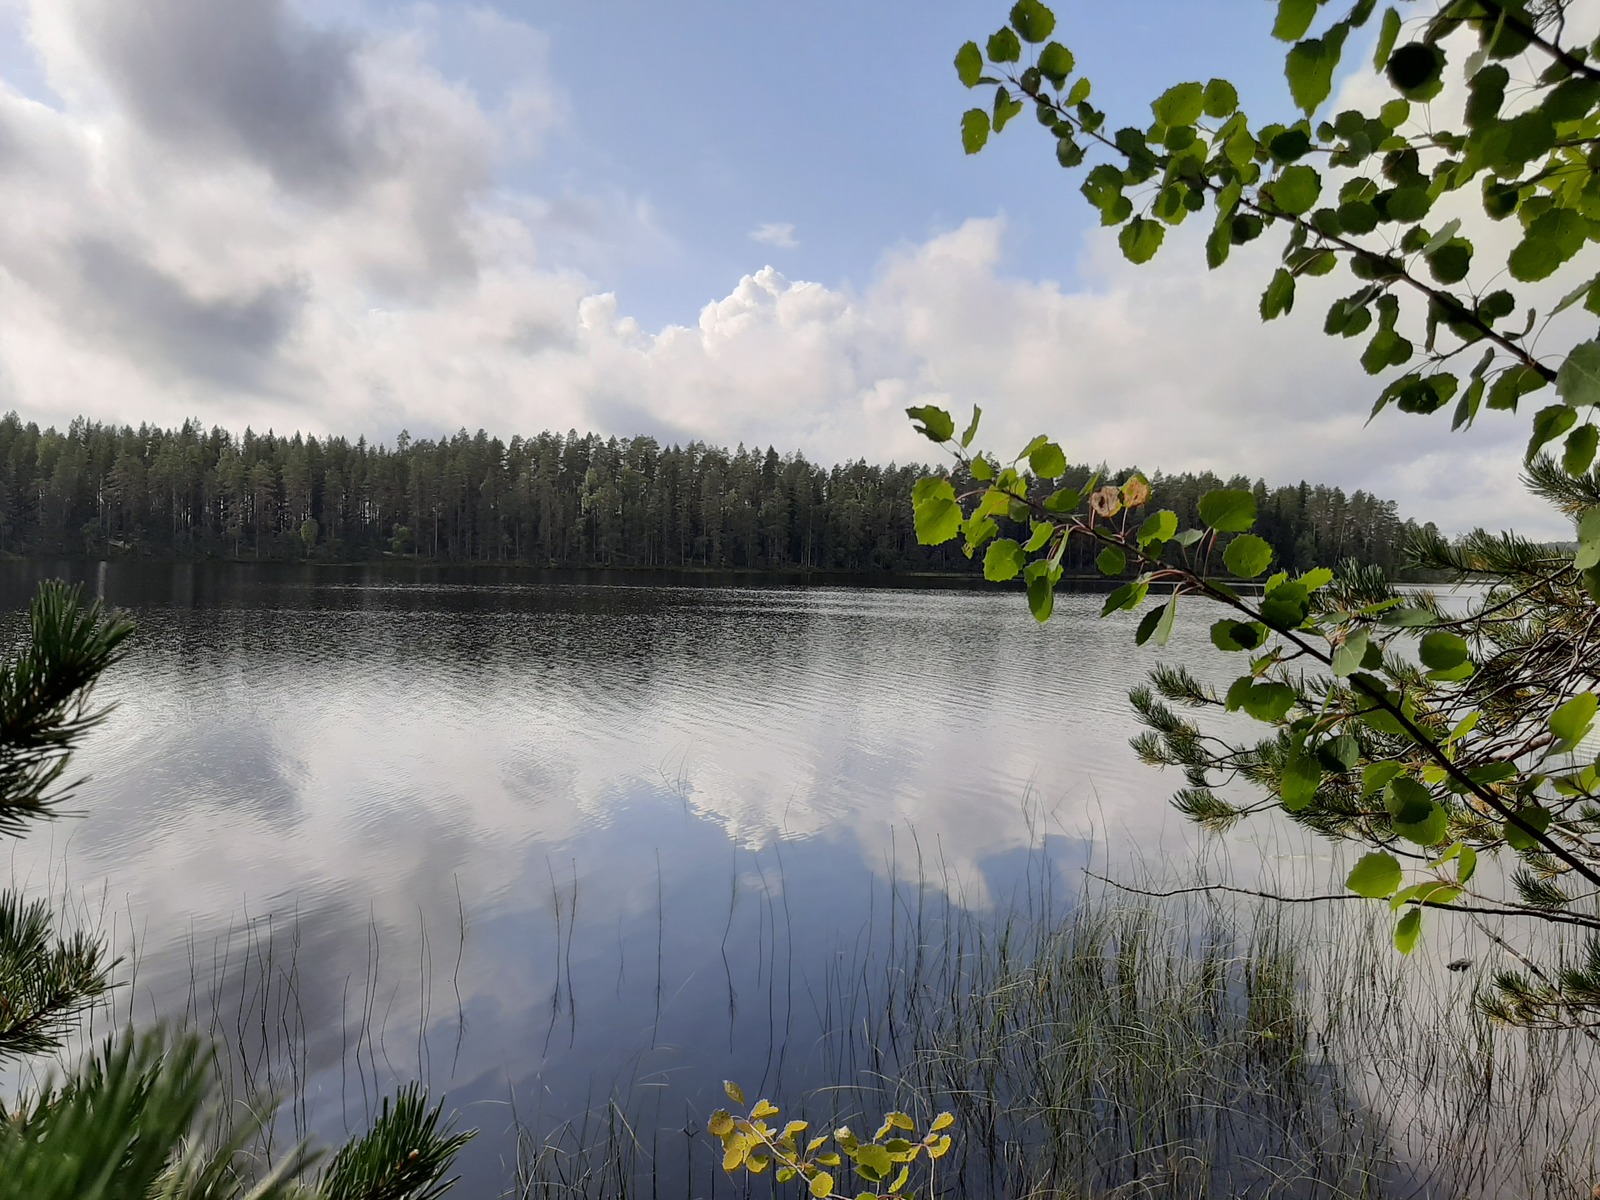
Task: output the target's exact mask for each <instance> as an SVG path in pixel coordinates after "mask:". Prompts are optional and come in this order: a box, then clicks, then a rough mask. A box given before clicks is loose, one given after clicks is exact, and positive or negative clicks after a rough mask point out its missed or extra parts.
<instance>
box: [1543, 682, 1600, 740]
mask: <svg viewBox="0 0 1600 1200" xmlns="http://www.w3.org/2000/svg"><path fill="white" fill-rule="evenodd" d="M1597 708H1600V697H1596V696H1595V694H1594V693H1593V692H1582V693H1580V694H1578V695H1576V696H1574V697H1573V698H1572V699H1571V700H1568V701H1567V702H1566V703H1565V704H1563V705H1562V706H1561V707H1560V708H1558V709H1556V710H1555V712H1553V713H1551V714H1550V734H1551V736H1552V737H1554V738H1555V739H1556V740H1557V742H1558V743H1560V744H1561V745H1563V746H1568V747H1570V746H1576V745H1577V744H1578V743H1579V742H1581V741H1582V740H1583V739H1584V737H1586V736H1587V735H1588V733H1589V730H1590V728H1591V727H1593V725H1594V716H1595V711H1596V709H1597Z"/></svg>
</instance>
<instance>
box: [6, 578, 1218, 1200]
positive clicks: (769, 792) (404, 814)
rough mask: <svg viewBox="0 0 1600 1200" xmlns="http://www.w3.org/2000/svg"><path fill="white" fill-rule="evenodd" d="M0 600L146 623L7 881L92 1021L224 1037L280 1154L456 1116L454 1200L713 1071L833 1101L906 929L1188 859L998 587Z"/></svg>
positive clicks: (1127, 653) (391, 590) (1082, 664)
mask: <svg viewBox="0 0 1600 1200" xmlns="http://www.w3.org/2000/svg"><path fill="white" fill-rule="evenodd" d="M5 570H6V574H5V576H4V579H3V581H0V582H3V588H0V590H3V592H4V600H5V601H6V604H7V607H8V608H11V609H15V608H17V607H18V606H20V605H21V604H23V603H25V601H26V598H27V597H28V596H29V595H30V594H31V592H32V589H33V587H34V585H35V582H36V581H37V579H38V578H41V577H43V576H44V575H45V574H67V575H71V576H72V577H75V578H81V579H84V580H86V582H87V583H88V585H89V587H90V588H91V589H92V590H96V591H98V592H100V593H101V594H103V595H104V596H105V597H106V598H107V599H108V600H109V601H110V602H112V603H114V604H116V605H119V606H122V607H124V608H126V609H128V610H130V611H131V612H132V614H133V615H134V616H135V617H136V618H137V620H138V624H139V631H138V634H137V640H136V642H135V645H134V649H133V652H132V654H131V655H130V657H129V659H128V661H127V662H126V663H124V664H123V665H122V666H120V667H119V668H118V669H117V670H116V671H115V672H114V673H113V674H112V676H110V677H109V678H108V679H107V681H106V683H105V684H104V686H103V690H102V697H103V698H104V699H106V700H113V701H115V702H116V704H117V710H116V712H115V715H114V716H113V717H112V718H111V719H110V721H109V722H108V723H107V724H106V725H105V727H104V728H103V729H102V730H101V731H100V732H98V733H97V734H96V735H95V736H94V737H93V739H92V741H91V743H90V745H89V747H88V749H87V750H86V751H85V752H84V753H83V754H82V755H81V757H80V760H79V766H80V767H81V768H82V769H83V770H85V771H87V772H88V773H89V774H91V775H92V777H93V778H92V782H91V783H90V784H89V785H88V786H87V787H86V788H85V790H84V791H83V793H82V795H81V804H80V807H82V808H83V809H84V810H85V812H86V813H87V816H86V818H85V819H82V820H72V821H64V822H59V823H56V824H54V825H53V826H49V827H46V828H44V829H42V830H41V831H39V832H37V833H35V834H34V835H32V836H30V837H29V838H28V839H27V840H26V841H24V842H21V843H17V844H16V845H15V846H14V847H13V848H11V850H10V853H11V855H12V867H13V871H14V874H15V875H16V876H17V877H18V878H20V879H22V880H24V881H26V882H27V884H28V885H29V886H30V887H32V888H35V889H38V890H41V891H43V890H49V891H52V892H55V893H57V894H61V895H70V896H75V897H77V898H78V901H77V902H78V903H79V904H80V905H82V906H84V907H85V908H86V909H87V910H88V911H89V913H90V914H91V917H92V918H93V919H95V920H98V921H101V922H103V923H104V924H105V926H106V927H108V928H109V929H111V930H112V932H113V933H114V936H115V937H116V938H117V939H118V942H119V944H120V945H124V946H126V945H128V944H129V941H130V939H131V941H132V943H133V944H136V946H137V955H136V969H135V967H134V966H130V968H128V969H127V970H125V971H124V981H125V982H126V983H127V984H128V986H127V987H126V988H124V989H123V991H122V992H121V994H120V998H119V1000H118V1005H119V1013H121V1014H124V1015H125V1012H126V1011H128V1010H131V1011H132V1012H133V1013H134V1015H135V1016H136V1017H137V1018H138V1019H141V1020H144V1019H149V1018H152V1017H170V1018H179V1017H186V1018H188V1019H191V1020H198V1021H200V1022H201V1023H202V1024H206V1025H209V1026H211V1027H213V1028H216V1029H218V1030H219V1031H220V1032H223V1033H225V1034H227V1035H228V1037H229V1038H230V1039H232V1040H233V1041H235V1042H236V1043H237V1044H238V1054H239V1061H238V1062H237V1063H236V1064H235V1066H236V1068H239V1069H242V1071H243V1073H244V1076H245V1077H247V1078H249V1079H250V1080H252V1081H255V1082H257V1083H259V1084H263V1085H269V1086H270V1087H271V1088H272V1089H273V1090H274V1091H276V1092H278V1093H280V1094H285V1095H289V1096H291V1098H292V1103H291V1106H290V1109H289V1110H288V1112H289V1114H290V1115H291V1116H292V1118H293V1123H294V1125H295V1127H296V1128H298V1129H302V1130H310V1131H312V1132H314V1133H319V1134H321V1135H323V1136H325V1137H334V1136H337V1135H339V1134H340V1133H342V1131H343V1130H344V1129H346V1128H358V1127H360V1126H361V1124H362V1123H363V1122H364V1119H365V1114H366V1112H367V1111H368V1110H369V1108H370V1106H371V1105H372V1103H373V1097H374V1096H375V1094H377V1092H378V1091H380V1090H381V1089H383V1088H385V1087H388V1086H390V1084H391V1083H392V1081H393V1080H395V1079H397V1078H407V1077H411V1076H414V1075H417V1074H420V1075H421V1076H422V1077H424V1078H425V1079H426V1080H427V1081H428V1083H429V1084H430V1086H431V1087H432V1088H433V1089H435V1091H436V1092H442V1091H448V1093H449V1095H450V1098H451V1101H452V1104H453V1105H454V1106H457V1107H459V1108H460V1109H461V1111H462V1114H463V1117H462V1119H463V1121H464V1122H465V1123H469V1124H472V1125H476V1126H478V1127H480V1128H481V1129H482V1130H483V1135H482V1136H481V1137H480V1138H479V1140H478V1142H477V1143H475V1144H474V1146H473V1148H472V1150H471V1153H470V1155H469V1157H468V1160H467V1163H466V1167H467V1169H468V1171H469V1187H470V1189H471V1190H470V1193H469V1194H488V1189H489V1181H490V1180H500V1179H501V1178H503V1176H504V1173H505V1170H506V1164H508V1163H509V1161H510V1160H511V1158H512V1156H513V1153H514V1150H513V1144H512V1139H511V1137H510V1135H509V1134H508V1132H507V1131H508V1130H509V1129H510V1128H511V1126H512V1121H513V1108H514V1109H515V1115H516V1118H517V1119H519V1120H521V1121H522V1122H523V1123H525V1124H528V1125H531V1126H533V1127H536V1128H548V1127H550V1126H552V1125H556V1124H559V1123H560V1122H562V1121H566V1120H571V1119H576V1118H578V1117H579V1116H580V1114H583V1113H585V1112H590V1111H593V1110H594V1109H595V1108H596V1107H597V1106H600V1105H602V1104H603V1102H604V1100H605V1097H606V1096H607V1095H608V1094H609V1093H610V1092H611V1091H612V1090H613V1089H616V1088H623V1089H633V1090H635V1091H637V1090H638V1089H641V1088H646V1089H652V1091H651V1093H650V1094H651V1095H652V1097H654V1098H655V1103H654V1107H653V1109H652V1113H653V1114H654V1117H655V1120H656V1122H657V1125H658V1127H659V1128H660V1129H663V1130H670V1131H673V1132H672V1133H671V1134H670V1136H672V1137H676V1138H677V1139H678V1140H679V1141H682V1140H683V1139H684V1137H685V1134H684V1133H683V1130H684V1128H685V1127H686V1125H687V1126H689V1127H690V1128H698V1127H699V1126H698V1125H697V1124H696V1123H695V1118H697V1117H698V1116H700V1115H702V1114H704V1113H705V1112H706V1111H707V1110H708V1109H709V1107H711V1105H712V1104H713V1102H714V1098H715V1095H716V1094H717V1088H716V1081H718V1080H720V1079H722V1078H724V1077H727V1076H734V1077H737V1078H740V1079H742V1080H745V1081H746V1082H747V1084H748V1086H750V1087H751V1088H752V1089H754V1088H757V1087H760V1088H762V1089H764V1090H766V1091H769V1092H774V1093H778V1094H790V1093H792V1092H794V1091H797V1090H799V1089H802V1088H804V1087H809V1086H812V1085H814V1084H816V1083H819V1082H822V1081H824V1080H825V1079H826V1078H827V1076H828V1073H829V1072H836V1071H839V1070H842V1069H850V1068H851V1067H852V1066H853V1065H854V1064H841V1063H839V1062H836V1061H831V1060H829V1059H828V1057H827V1053H826V1052H825V1050H824V1049H823V1046H824V1043H825V1041H826V1038H825V1036H824V1035H825V1032H826V1030H827V1029H828V1028H830V1027H832V1026H833V1025H836V1024H837V1023H840V1022H848V1020H849V1019H850V1013H848V1012H845V1011H836V1010H837V1009H840V1008H841V1007H842V1003H843V1002H842V1001H839V1000H837V997H839V996H840V995H842V992H843V990H847V989H841V987H840V982H841V980H842V979H844V978H845V977H846V976H847V975H849V973H850V972H854V971H857V970H861V971H865V970H867V969H868V968H867V967H865V966H863V965H862V964H865V963H869V962H871V961H872V953H873V949H872V948H873V946H874V945H878V946H880V947H881V946H882V944H883V943H884V939H886V938H891V937H895V936H899V937H904V936H905V935H904V932H903V930H902V931H901V932H900V933H898V934H896V932H895V930H894V928H893V926H894V924H895V921H896V920H899V919H900V917H901V916H903V917H906V918H909V917H910V916H911V915H912V914H911V908H910V904H909V902H908V901H907V899H906V897H907V896H915V895H919V894H920V896H921V897H922V901H921V902H922V903H936V902H937V903H941V904H942V903H943V902H944V899H945V898H946V897H949V898H952V899H954V900H955V901H956V902H958V903H960V904H962V905H965V906H969V907H971V908H975V909H980V910H981V909H986V908H990V907H993V906H995V905H997V904H1006V903H1010V902H1012V901H1013V900H1016V899H1017V898H1019V897H1026V896H1030V895H1036V894H1037V893H1038V892H1039V890H1040V889H1041V887H1048V886H1060V887H1063V888H1066V889H1069V890H1070V889H1071V888H1073V887H1075V886H1076V883H1075V882H1074V880H1075V879H1077V878H1080V876H1079V875H1078V872H1079V869H1080V868H1082V867H1083V866H1084V865H1086V864H1090V863H1095V864H1102V865H1103V863H1104V862H1105V861H1106V858H1107V854H1108V847H1109V852H1110V855H1111V858H1112V859H1113V860H1117V859H1124V860H1126V859H1135V858H1142V859H1144V860H1145V861H1146V862H1154V863H1160V862H1161V861H1163V859H1164V858H1166V857H1172V858H1173V860H1174V861H1178V860H1179V858H1180V856H1182V855H1184V854H1185V853H1186V850H1187V847H1188V846H1189V845H1190V839H1191V838H1192V834H1191V833H1190V831H1189V830H1188V829H1187V828H1186V827H1185V826H1184V825H1183V823H1182V822H1181V820H1179V819H1178V818H1177V817H1176V816H1174V815H1173V814H1172V813H1171V812H1170V810H1169V809H1168V808H1167V804H1166V796H1167V795H1168V793H1169V792H1170V791H1171V789H1172V788H1173V787H1175V786H1177V784H1178V782H1179V780H1178V779H1177V778H1176V777H1170V776H1168V777H1163V776H1161V775H1158V774H1156V773H1154V772H1152V771H1150V770H1148V769H1146V768H1143V767H1141V766H1140V765H1139V764H1138V763H1137V762H1136V760H1135V759H1134V757H1133V754H1132V752H1131V751H1130V750H1129V749H1128V746H1127V739H1128V737H1129V736H1130V734H1131V733H1133V732H1134V726H1133V722H1132V719H1131V716H1130V714H1129V710H1128V707H1127V701H1126V692H1127V690H1128V688H1129V687H1130V686H1131V685H1132V684H1134V683H1135V682H1137V680H1138V679H1139V678H1140V677H1141V676H1142V674H1143V672H1144V671H1145V670H1146V669H1147V668H1148V666H1149V665H1150V664H1151V662H1152V661H1154V656H1153V655H1152V654H1148V653H1144V652H1136V651H1135V650H1134V648H1133V647H1132V644H1131V636H1130V634H1131V630H1130V629H1129V628H1128V622H1126V621H1121V620H1110V621H1104V622H1102V621H1099V620H1097V619H1095V618H1096V617H1097V615H1098V611H1099V606H1100V603H1101V601H1100V599H1099V598H1098V597H1094V596H1064V597H1062V598H1061V600H1060V601H1059V602H1058V616H1057V619H1056V620H1055V621H1054V622H1053V623H1052V624H1051V625H1049V626H1047V627H1044V628H1040V627H1038V626H1036V625H1035V624H1034V623H1033V621H1031V620H1030V619H1029V618H1028V616H1027V614H1026V610H1025V607H1024V605H1023V604H1022V602H1021V599H1020V597H1019V596H1017V595H1014V594H997V593H992V592H966V591H960V592H927V591H901V590H864V589H849V588H833V587H815V588H800V587H790V588H770V589H760V588H739V589H730V588H719V587H711V586H699V587H691V586H677V587H669V586H638V585H633V586H615V585H613V586H605V585H552V584H547V583H546V584H541V583H530V582H526V581H519V580H518V579H517V578H516V577H515V576H512V575H509V574H507V575H495V574H486V573H483V572H474V573H472V574H470V575H462V576H459V577H457V576H452V575H450V574H449V573H448V572H439V571H428V570H413V569H394V568H387V569H384V568H349V569H328V568H321V569H315V570H312V569H309V568H306V569H302V568H298V567H290V566H281V567H273V568H268V567H260V568H252V567H244V566H215V567H208V566H171V565H156V564H118V565H112V566H100V565H93V564H90V565H79V566H71V565H67V564H61V565H48V566H42V565H37V564H8V565H7V566H6V568H5ZM1190 625H1191V626H1192V628H1190V629H1187V630H1184V631H1182V632H1181V633H1180V638H1179V639H1175V644H1174V646H1172V647H1169V649H1168V650H1167V651H1166V652H1165V653H1167V654H1169V655H1177V656H1180V657H1181V656H1183V655H1184V654H1185V653H1186V646H1187V644H1188V643H1186V642H1184V641H1183V640H1182V639H1183V638H1188V639H1191V640H1198V639H1203V638H1204V636H1205V633H1204V627H1203V623H1202V622H1190ZM1200 657H1203V656H1197V658H1200ZM1213 657H1214V656H1213ZM1052 880H1054V881H1055V883H1052V882H1051V881H1052ZM919 881H920V882H921V883H922V884H923V885H924V886H922V887H921V888H919V887H918V886H917V885H918V883H919ZM897 884H898V885H901V886H900V889H899V897H900V899H899V900H898V902H896V903H891V892H892V890H893V889H894V888H895V886H896V885H897ZM896 913H898V914H900V916H893V915H892V914H896ZM651 1136H652V1137H653V1136H656V1135H655V1134H652V1135H651ZM660 1136H662V1137H667V1136H669V1135H665V1134H663V1135H660ZM662 1153H665V1152H662Z"/></svg>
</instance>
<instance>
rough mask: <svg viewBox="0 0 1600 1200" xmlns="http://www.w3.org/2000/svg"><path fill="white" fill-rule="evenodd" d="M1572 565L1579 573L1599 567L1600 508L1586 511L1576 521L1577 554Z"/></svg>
mask: <svg viewBox="0 0 1600 1200" xmlns="http://www.w3.org/2000/svg"><path fill="white" fill-rule="evenodd" d="M1572 565H1573V566H1574V567H1576V568H1577V569H1578V570H1580V571H1589V570H1593V569H1594V568H1595V567H1596V566H1600V507H1596V508H1591V509H1588V510H1587V511H1585V512H1584V514H1583V517H1582V518H1581V519H1580V520H1579V521H1578V554H1577V557H1576V558H1574V559H1573V562H1572Z"/></svg>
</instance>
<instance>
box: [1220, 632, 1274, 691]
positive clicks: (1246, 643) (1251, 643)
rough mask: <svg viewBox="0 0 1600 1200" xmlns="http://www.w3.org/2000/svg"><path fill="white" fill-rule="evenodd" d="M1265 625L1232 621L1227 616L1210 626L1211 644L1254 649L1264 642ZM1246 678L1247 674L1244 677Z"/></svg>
mask: <svg viewBox="0 0 1600 1200" xmlns="http://www.w3.org/2000/svg"><path fill="white" fill-rule="evenodd" d="M1267 637H1268V632H1267V627H1266V626H1265V625H1262V624H1260V623H1259V622H1254V621H1250V622H1246V621H1234V620H1231V619H1229V618H1227V617H1224V618H1223V619H1222V620H1220V621H1218V622H1217V623H1216V624H1214V625H1213V626H1212V627H1211V644H1212V645H1213V646H1215V647H1216V648H1217V649H1218V650H1223V651H1226V652H1228V653H1232V652H1233V651H1235V650H1254V649H1256V648H1257V647H1258V646H1260V645H1262V644H1263V643H1265V642H1266V640H1267ZM1245 678H1246V680H1248V679H1249V676H1246V677H1245Z"/></svg>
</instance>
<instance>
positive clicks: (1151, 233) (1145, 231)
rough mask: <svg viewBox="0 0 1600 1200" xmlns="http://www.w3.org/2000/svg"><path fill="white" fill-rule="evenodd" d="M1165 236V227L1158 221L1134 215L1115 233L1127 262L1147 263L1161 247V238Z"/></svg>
mask: <svg viewBox="0 0 1600 1200" xmlns="http://www.w3.org/2000/svg"><path fill="white" fill-rule="evenodd" d="M1165 236H1166V227H1165V226H1163V225H1162V224H1161V222H1160V221H1151V220H1148V219H1146V218H1144V217H1134V218H1133V220H1131V221H1129V222H1128V223H1127V224H1126V225H1124V226H1123V227H1122V231H1121V232H1120V233H1118V234H1117V245H1119V246H1121V247H1122V254H1123V257H1125V258H1126V259H1127V260H1128V261H1129V262H1131V263H1147V262H1149V261H1150V260H1151V259H1152V258H1154V257H1155V256H1156V251H1157V250H1159V249H1161V239H1162V238H1164V237H1165Z"/></svg>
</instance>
